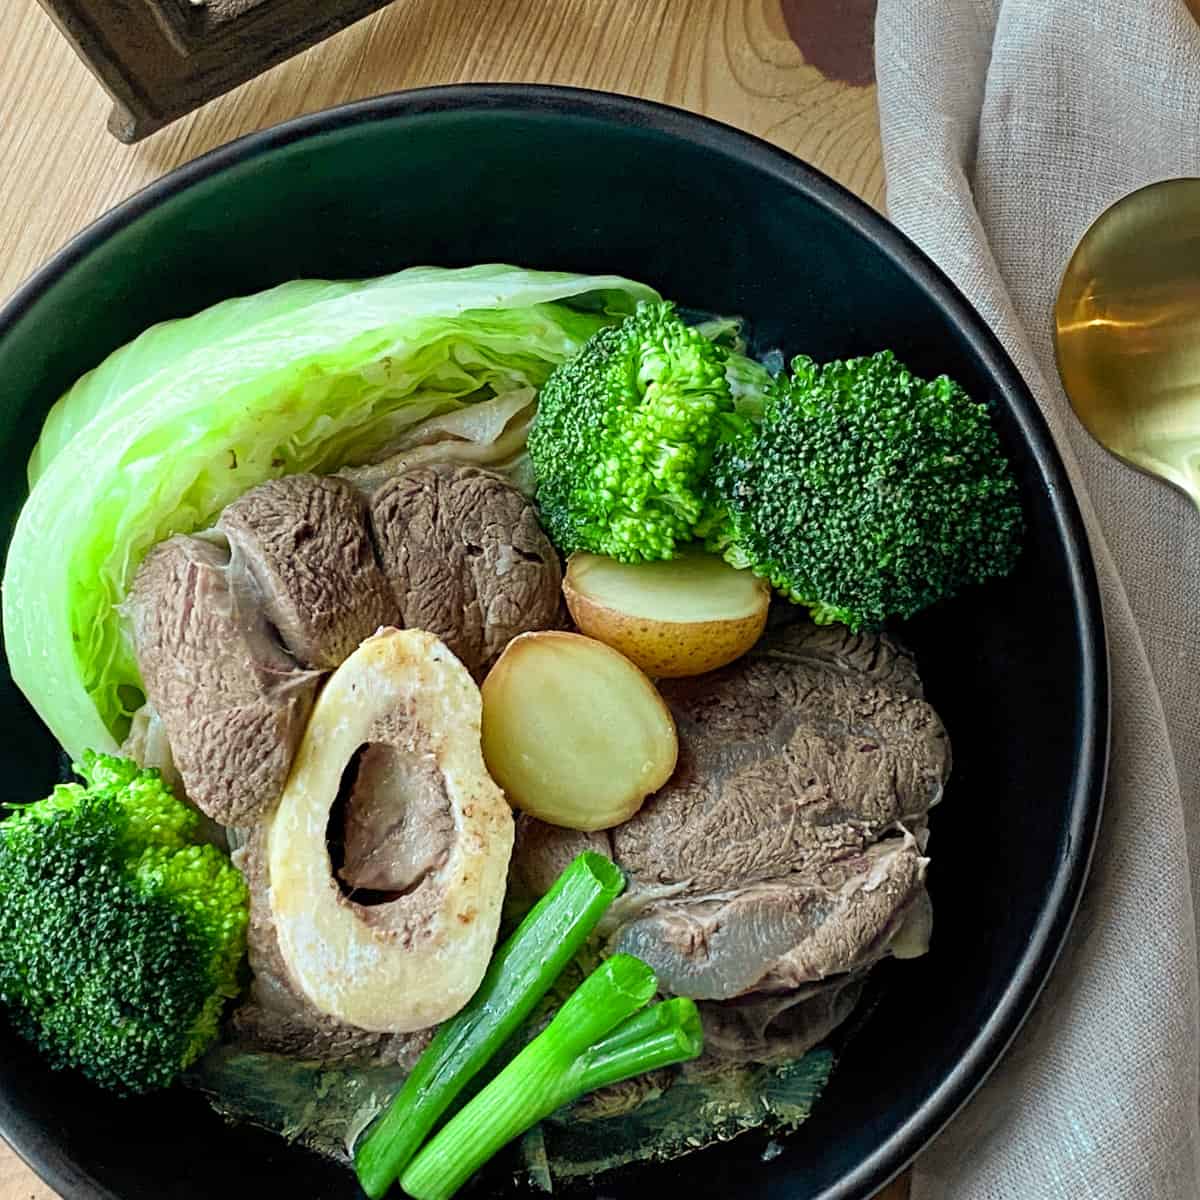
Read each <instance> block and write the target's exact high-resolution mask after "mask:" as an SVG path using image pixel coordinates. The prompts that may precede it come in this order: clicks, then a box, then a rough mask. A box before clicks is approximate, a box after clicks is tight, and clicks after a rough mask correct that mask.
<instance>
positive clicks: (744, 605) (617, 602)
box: [563, 553, 771, 679]
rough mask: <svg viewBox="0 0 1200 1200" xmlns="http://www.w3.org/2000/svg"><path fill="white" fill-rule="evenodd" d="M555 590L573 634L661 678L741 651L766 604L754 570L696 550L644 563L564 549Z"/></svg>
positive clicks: (765, 590)
mask: <svg viewBox="0 0 1200 1200" xmlns="http://www.w3.org/2000/svg"><path fill="white" fill-rule="evenodd" d="M563 594H564V595H565V596H566V598H567V607H568V608H569V609H570V610H571V616H572V618H574V621H575V624H576V625H577V626H579V629H580V630H581V632H583V633H585V634H587V635H588V637H593V638H596V639H597V640H598V641H601V642H604V643H605V644H606V645H609V646H612V647H613V648H614V649H616V650H619V651H620V652H621V653H622V654H624V655H625V656H626V657H628V658H630V659H632V660H633V662H635V663H636V664H637V665H638V666H639V667H641V668H642V670H643V671H645V672H646V673H647V674H648V675H653V676H655V677H657V678H665V679H670V678H676V677H678V676H681V675H702V674H704V672H705V671H714V670H716V668H717V667H723V666H724V665H725V664H726V663H728V662H732V661H733V660H734V659H735V658H739V657H740V656H741V655H743V654H745V653H746V651H747V650H749V649H750V647H751V646H753V645H754V643H755V642H757V641H758V639H759V637H760V636H761V634H762V631H763V628H764V626H765V625H766V623H767V609H768V607H769V606H770V603H771V589H770V587H769V586H768V585H767V584H766V582H765V581H764V580H762V579H759V578H758V576H757V575H754V574H753V573H752V572H750V571H739V570H738V569H737V568H736V567H731V566H730V565H729V564H728V563H727V562H725V560H724V559H721V558H718V557H717V556H716V555H715V554H699V553H690V554H686V555H684V556H683V557H681V558H673V559H670V560H669V561H667V562H651V563H620V562H617V561H616V560H615V559H612V558H604V557H603V556H601V555H598V554H572V555H571V557H570V559H569V560H568V561H567V573H566V577H565V578H564V579H563Z"/></svg>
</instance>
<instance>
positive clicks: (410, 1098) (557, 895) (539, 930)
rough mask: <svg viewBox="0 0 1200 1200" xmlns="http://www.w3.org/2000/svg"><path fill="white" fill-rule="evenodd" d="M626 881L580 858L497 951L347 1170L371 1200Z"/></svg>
mask: <svg viewBox="0 0 1200 1200" xmlns="http://www.w3.org/2000/svg"><path fill="white" fill-rule="evenodd" d="M624 886H625V880H624V878H623V876H622V875H621V872H620V871H619V870H618V869H617V868H616V867H615V866H614V865H613V864H612V863H611V862H610V861H609V860H608V859H607V858H605V857H604V856H603V855H600V854H592V853H584V854H581V855H579V857H578V858H576V859H575V861H574V862H572V863H571V865H570V866H569V867H568V868H567V869H566V870H565V871H564V872H563V873H562V874H561V875H560V876H559V877H558V879H557V880H556V881H555V884H554V886H553V887H552V888H551V889H550V890H549V891H548V892H547V893H546V894H545V895H544V896H543V897H542V898H541V899H540V900H539V901H538V903H537V904H536V905H535V906H534V907H533V908H532V909H531V910H530V912H529V913H528V914H527V915H526V916H525V919H524V920H523V921H522V922H521V924H520V926H519V927H518V928H517V930H516V931H515V932H514V933H513V935H512V936H511V937H510V938H509V939H508V940H507V941H506V942H505V943H504V945H503V946H502V947H501V948H500V949H499V950H498V951H497V952H496V954H495V956H494V957H493V958H492V961H491V963H490V964H489V966H488V969H487V973H486V974H485V975H484V977H483V982H482V983H481V984H480V985H479V990H478V991H477V992H476V993H475V995H474V996H473V997H472V998H471V1000H470V1001H469V1002H468V1003H467V1005H466V1007H465V1008H464V1009H463V1010H462V1011H461V1012H460V1013H459V1014H458V1015H457V1016H456V1017H454V1018H452V1019H451V1020H450V1021H447V1022H446V1023H445V1024H444V1025H443V1026H442V1027H441V1028H440V1029H439V1030H438V1032H437V1035H436V1036H435V1037H434V1039H433V1041H432V1042H431V1043H430V1044H429V1047H428V1048H427V1049H426V1051H425V1053H424V1054H423V1055H422V1056H421V1058H420V1061H419V1062H418V1063H417V1065H416V1067H415V1068H414V1069H413V1072H412V1074H411V1075H409V1077H408V1079H407V1080H406V1081H405V1083H404V1087H403V1088H401V1090H400V1091H399V1093H397V1095H396V1097H395V1099H394V1100H393V1101H392V1103H391V1105H390V1106H389V1107H388V1109H387V1111H386V1112H385V1113H384V1115H383V1116H382V1117H381V1118H380V1120H379V1121H378V1122H377V1123H376V1125H375V1126H374V1127H373V1128H372V1129H371V1131H370V1133H369V1134H368V1135H367V1136H366V1138H364V1139H363V1141H362V1142H361V1143H360V1145H359V1146H358V1148H357V1151H356V1153H355V1160H354V1166H355V1170H356V1172H357V1173H358V1180H359V1183H360V1184H361V1185H362V1189H363V1191H364V1192H366V1193H367V1195H368V1196H371V1197H372V1198H373V1200H378V1197H380V1196H382V1195H383V1194H384V1193H385V1192H386V1191H387V1190H388V1188H389V1187H390V1186H391V1185H392V1183H393V1182H394V1181H395V1180H396V1179H397V1178H398V1177H399V1175H400V1173H401V1171H403V1170H404V1168H405V1167H406V1166H407V1165H408V1162H409V1160H410V1159H411V1158H412V1156H413V1155H414V1154H415V1153H416V1152H417V1149H418V1147H419V1146H420V1145H421V1143H422V1142H423V1141H424V1140H425V1138H426V1136H427V1135H428V1133H429V1131H430V1130H431V1129H432V1128H433V1126H434V1123H435V1122H436V1121H437V1120H438V1118H439V1117H441V1116H442V1114H443V1113H444V1112H445V1111H446V1109H447V1108H448V1107H449V1106H450V1104H451V1103H452V1102H453V1101H454V1099H455V1097H456V1096H457V1095H458V1094H459V1092H460V1091H461V1090H462V1089H463V1087H464V1086H465V1085H466V1084H467V1083H468V1082H469V1081H470V1079H471V1077H472V1076H473V1075H475V1074H476V1072H478V1071H479V1069H480V1068H481V1067H482V1066H483V1065H484V1064H485V1063H486V1062H487V1061H488V1060H489V1059H490V1058H492V1056H493V1055H494V1054H495V1053H496V1052H497V1051H498V1050H499V1049H500V1047H501V1046H502V1045H503V1044H504V1042H505V1041H507V1039H508V1038H509V1037H510V1036H511V1035H512V1034H513V1033H514V1032H515V1031H516V1029H517V1028H518V1026H519V1025H520V1024H521V1023H522V1022H523V1021H524V1020H525V1018H526V1017H528V1016H529V1014H530V1012H531V1011H532V1010H533V1008H534V1006H535V1005H536V1004H537V1002H538V1001H539V1000H540V999H541V998H542V996H544V995H545V993H546V992H547V990H548V989H549V988H550V987H551V985H552V984H553V983H554V981H555V980H556V979H557V978H558V976H559V974H560V973H561V972H562V970H563V968H564V967H565V966H566V965H567V963H569V962H570V961H571V959H572V958H573V957H574V955H575V953H576V952H577V951H578V950H579V948H580V947H581V946H582V945H583V943H584V941H585V940H586V938H587V936H588V934H590V933H591V931H592V930H593V929H594V928H595V926H596V922H597V921H599V920H600V917H601V916H602V915H603V913H604V911H605V909H607V908H608V906H609V905H610V904H611V903H612V901H613V900H614V899H615V898H616V896H617V895H618V894H619V893H620V891H621V889H622V888H623V887H624Z"/></svg>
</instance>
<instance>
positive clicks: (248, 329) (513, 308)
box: [3, 265, 657, 758]
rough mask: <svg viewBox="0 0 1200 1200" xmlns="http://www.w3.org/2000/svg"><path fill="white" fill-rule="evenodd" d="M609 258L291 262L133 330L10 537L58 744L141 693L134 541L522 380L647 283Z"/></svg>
mask: <svg viewBox="0 0 1200 1200" xmlns="http://www.w3.org/2000/svg"><path fill="white" fill-rule="evenodd" d="M656 298H657V296H656V293H655V292H653V291H652V290H651V289H650V288H648V287H645V286H643V285H642V284H637V283H632V282H630V281H628V280H625V279H621V278H618V277H615V276H587V275H571V274H563V273H557V272H554V273H550V272H538V271H526V270H521V269H518V268H516V267H509V266H500V265H488V266H477V267H469V268H465V269H461V270H451V269H446V268H435V267H416V268H412V269H410V270H406V271H401V272H399V273H398V274H395V275H389V276H385V277H383V278H379V279H370V280H365V281H362V282H352V283H329V282H321V281H313V280H298V281H295V282H291V283H285V284H282V285H280V286H279V287H276V288H273V289H272V290H270V291H268V292H264V293H261V294H260V295H255V296H247V297H242V298H238V299H233V300H227V301H223V302H222V303H220V304H217V305H214V306H213V307H212V308H209V309H207V310H205V311H204V312H201V313H197V314H196V315H195V316H192V317H186V318H184V319H181V320H176V321H170V322H167V323H165V324H162V325H156V326H154V327H153V328H151V329H148V330H147V331H146V332H145V333H143V334H141V336H140V337H138V338H136V339H135V340H134V341H133V342H131V343H130V344H129V345H127V346H125V347H123V348H122V349H120V350H117V351H116V352H115V353H113V354H112V355H110V356H109V358H107V359H106V360H105V361H104V362H103V363H101V364H100V365H99V366H98V367H96V368H95V370H93V371H91V372H89V373H88V374H87V375H85V376H84V377H83V378H82V379H80V380H79V382H78V383H76V384H75V386H74V387H72V388H71V390H70V391H69V392H67V394H66V395H65V396H63V397H62V398H61V399H60V400H59V401H58V403H57V404H56V405H55V406H54V408H53V409H52V410H51V412H50V414H49V416H48V417H47V418H46V423H45V426H44V428H43V431H42V435H41V438H40V440H39V442H38V444H37V447H36V448H35V450H34V452H33V455H32V457H31V459H30V462H29V482H30V487H31V491H30V495H29V499H28V501H27V502H26V504H25V506H24V508H23V509H22V511H21V515H20V518H19V520H18V522H17V527H16V531H15V533H14V536H13V540H12V544H11V547H10V550H9V554H8V562H7V567H6V570H5V575H4V585H3V618H4V643H5V650H6V652H7V655H8V661H9V666H10V669H11V672H12V677H13V680H14V681H15V682H16V684H17V685H18V686H19V687H20V688H21V690H22V691H23V692H24V693H25V695H26V696H27V697H28V698H29V700H30V702H31V703H32V704H33V706H34V708H35V709H36V710H37V712H38V714H39V715H40V716H41V717H42V719H43V720H44V721H45V722H46V724H47V725H48V726H49V727H50V729H51V731H52V732H53V733H54V736H55V737H56V738H58V740H59V741H60V742H61V743H62V745H63V747H64V748H65V749H66V751H67V752H68V753H69V754H70V755H72V756H73V757H75V758H78V757H79V756H80V755H81V754H82V753H83V750H84V749H85V748H87V747H91V748H94V749H96V750H107V751H111V750H113V749H114V748H115V746H116V743H117V742H118V741H119V740H120V739H121V738H122V737H123V736H124V734H125V731H126V729H127V726H128V719H129V716H130V714H131V713H132V712H133V711H134V710H135V709H136V708H137V707H138V706H139V705H140V704H141V702H142V699H143V697H142V691H141V680H140V678H139V675H138V670H137V665H136V663H135V661H134V657H133V653H132V649H131V647H130V645H129V643H128V640H127V638H126V636H125V633H124V631H123V628H122V620H121V615H120V606H121V603H122V601H123V600H124V599H125V597H126V594H127V592H128V589H129V586H130V584H131V582H132V580H133V576H134V573H135V571H136V570H137V567H138V564H139V562H140V561H141V559H142V557H143V556H144V555H145V553H146V552H147V551H148V550H149V549H150V548H151V547H152V546H153V545H155V544H156V543H157V542H159V541H161V540H162V539H163V538H165V537H168V536H169V535H170V534H173V533H180V532H189V531H192V530H196V529H201V528H204V527H205V526H206V525H208V524H209V523H211V521H212V520H213V519H214V518H215V516H216V515H217V513H218V512H219V511H220V510H221V509H222V508H223V507H224V506H225V505H226V504H228V503H229V501H231V500H233V499H234V498H235V497H237V496H239V495H241V493H242V492H244V491H246V490H247V489H248V488H251V487H253V486H254V485H256V484H259V483H262V482H263V481H264V480H267V479H271V478H275V477H276V476H280V475H288V474H292V473H295V472H298V471H314V472H318V473H320V472H329V471H333V470H336V469H338V468H341V467H343V466H346V465H354V464H359V463H363V462H367V461H370V460H371V459H372V458H375V457H378V456H379V455H381V454H383V453H385V452H386V451H387V449H388V447H389V446H390V445H391V444H393V443H394V442H396V441H397V440H398V439H399V438H400V437H402V435H403V433H404V431H405V430H406V429H408V428H410V427H411V426H412V425H414V424H415V423H417V422H418V421H421V420H424V419H425V418H427V417H430V416H434V415H438V414H442V413H449V412H453V411H456V410H458V409H462V408H465V407H466V406H468V405H470V404H472V403H476V402H479V401H481V400H486V399H488V398H489V397H491V396H493V395H496V394H500V393H503V392H506V391H511V390H513V389H517V388H523V387H524V388H528V387H535V388H536V387H539V386H540V385H541V383H542V382H543V381H544V380H545V378H546V376H547V375H548V374H549V373H550V371H551V370H552V369H553V368H554V367H555V366H556V365H557V364H558V363H560V362H562V361H564V360H565V359H567V358H569V357H570V356H572V355H573V354H575V353H576V351H577V350H578V349H579V348H580V346H581V345H582V344H583V343H584V342H585V341H586V340H587V339H588V338H589V337H590V336H591V335H592V334H593V333H595V332H596V330H597V329H599V328H600V327H601V326H603V325H605V324H610V323H612V322H613V321H614V320H618V319H620V318H622V317H624V316H626V315H628V314H629V313H630V312H632V311H633V309H634V308H635V306H636V304H637V302H638V301H639V300H653V299H656Z"/></svg>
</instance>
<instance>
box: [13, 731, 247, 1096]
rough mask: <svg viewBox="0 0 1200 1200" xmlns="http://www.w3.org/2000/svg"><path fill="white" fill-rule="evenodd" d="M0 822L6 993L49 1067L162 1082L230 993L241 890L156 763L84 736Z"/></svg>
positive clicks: (241, 921) (184, 1059)
mask: <svg viewBox="0 0 1200 1200" xmlns="http://www.w3.org/2000/svg"><path fill="white" fill-rule="evenodd" d="M75 770H76V771H77V772H78V774H79V775H80V776H81V777H82V778H83V780H84V782H83V784H78V783H72V784H63V785H61V786H59V787H57V788H55V789H54V792H53V793H52V794H51V795H50V796H48V797H47V798H46V799H44V800H40V801H38V802H37V803H34V804H29V805H25V806H22V807H19V808H16V809H15V811H14V812H13V813H12V815H10V816H9V817H7V818H6V819H5V820H3V821H0V1004H2V1005H3V1006H4V1007H5V1008H7V1009H8V1010H9V1012H10V1015H11V1017H12V1020H13V1022H14V1024H15V1025H16V1027H17V1029H18V1030H19V1031H20V1032H21V1033H22V1034H23V1035H24V1036H25V1037H27V1038H28V1039H29V1040H30V1041H32V1042H34V1043H35V1044H36V1045H37V1046H38V1048H39V1049H40V1050H41V1051H42V1053H43V1054H44V1055H45V1056H46V1057H47V1058H48V1059H49V1061H50V1062H51V1064H52V1065H53V1066H55V1067H72V1068H76V1069H78V1070H80V1071H82V1072H83V1073H84V1074H85V1075H87V1076H88V1077H89V1078H90V1079H92V1080H94V1081H95V1082H96V1083H98V1084H101V1085H102V1086H104V1087H108V1088H111V1089H113V1090H115V1091H118V1092H144V1091H149V1090H151V1089H154V1088H158V1087H165V1086H166V1085H167V1084H169V1083H171V1082H172V1080H174V1079H175V1077H176V1076H177V1075H178V1074H179V1073H180V1071H182V1070H183V1069H184V1068H185V1067H187V1066H188V1065H189V1064H190V1063H192V1062H193V1061H194V1060H195V1059H196V1058H197V1057H198V1056H199V1054H200V1053H201V1052H202V1051H203V1050H204V1049H205V1047H206V1046H207V1045H208V1044H209V1043H210V1042H211V1041H212V1040H213V1038H214V1037H215V1036H216V1033H217V1028H218V1023H219V1021H220V1018H221V1012H222V1009H223V1007H224V1005H225V1001H226V1000H227V999H228V998H229V997H231V996H234V995H236V994H237V992H238V978H237V976H238V969H239V966H240V964H241V960H242V957H243V955H244V953H245V947H246V926H247V921H248V904H249V901H248V895H247V891H246V885H245V882H244V880H243V879H242V876H241V874H240V872H239V871H238V870H237V869H236V868H235V867H234V866H233V865H232V864H231V863H230V861H229V859H228V857H227V856H226V855H224V854H223V853H221V851H220V850H218V849H217V847H216V846H212V845H200V844H197V843H196V841H195V837H196V833H197V829H198V827H199V815H198V814H197V813H196V812H194V811H193V810H192V809H190V808H189V807H188V806H187V805H185V804H183V803H182V802H181V801H179V800H177V799H176V798H175V797H174V796H173V795H172V794H171V792H170V791H169V790H168V788H167V787H166V785H165V784H164V783H163V781H162V779H161V777H160V775H159V772H158V771H155V770H142V769H140V768H139V767H138V766H137V764H136V763H133V762H129V761H128V760H125V759H119V758H114V757H111V756H109V755H103V754H95V753H93V752H92V751H88V752H87V753H86V754H85V755H84V760H83V762H82V764H79V765H77V766H76V768H75Z"/></svg>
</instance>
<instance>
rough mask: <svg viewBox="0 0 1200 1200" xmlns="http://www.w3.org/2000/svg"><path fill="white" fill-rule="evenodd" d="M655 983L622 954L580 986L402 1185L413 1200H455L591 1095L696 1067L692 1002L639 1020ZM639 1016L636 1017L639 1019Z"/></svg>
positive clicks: (697, 1039) (668, 1004)
mask: <svg viewBox="0 0 1200 1200" xmlns="http://www.w3.org/2000/svg"><path fill="white" fill-rule="evenodd" d="M657 987H658V982H657V980H656V978H655V976H654V972H653V971H652V970H651V969H650V968H649V967H648V966H647V965H646V964H645V963H644V962H642V961H641V960H640V959H637V958H633V957H631V956H630V955H627V954H617V955H614V956H613V957H612V958H610V959H608V960H606V961H605V962H604V963H602V964H601V965H600V966H599V967H597V969H596V970H595V971H593V972H592V974H591V975H589V976H588V977H587V979H585V980H584V982H583V983H582V984H580V986H579V987H578V989H577V990H576V991H575V992H574V993H573V994H572V995H571V997H570V998H569V999H568V1000H567V1001H566V1003H565V1004H563V1006H562V1008H560V1009H559V1010H558V1012H557V1013H556V1014H555V1016H554V1018H553V1020H552V1021H551V1022H550V1024H549V1025H547V1026H546V1028H545V1029H544V1030H543V1031H542V1032H541V1033H540V1034H539V1035H538V1036H537V1037H536V1038H534V1039H533V1041H532V1042H530V1043H529V1045H528V1046H526V1047H525V1048H524V1049H523V1050H522V1051H521V1053H520V1054H518V1055H517V1056H516V1058H514V1059H513V1061H512V1062H511V1063H509V1065H508V1066H507V1067H505V1068H504V1070H503V1071H501V1072H500V1074H499V1075H497V1076H496V1078H495V1079H493V1080H492V1081H491V1083H489V1084H488V1085H487V1086H486V1087H485V1088H484V1089H483V1090H482V1091H481V1092H480V1093H479V1095H478V1096H476V1097H475V1098H474V1099H473V1100H472V1101H471V1102H470V1103H469V1104H467V1105H466V1106H465V1107H464V1108H463V1109H462V1111H461V1112H459V1113H458V1114H457V1115H456V1116H454V1117H453V1118H452V1119H451V1120H450V1121H448V1122H447V1123H446V1125H445V1126H444V1127H443V1128H442V1129H441V1130H440V1131H439V1132H438V1133H437V1134H436V1135H435V1136H434V1138H433V1139H432V1140H431V1141H430V1142H429V1143H428V1144H427V1145H426V1146H425V1147H424V1149H422V1150H421V1152H420V1153H419V1154H418V1155H417V1157H416V1159H415V1160H414V1161H413V1162H412V1164H411V1166H409V1168H408V1169H407V1170H406V1171H405V1172H404V1174H403V1175H401V1177H400V1186H401V1187H402V1188H403V1189H404V1190H405V1191H406V1192H408V1194H409V1195H410V1196H412V1197H414V1200H449V1198H450V1197H451V1196H453V1195H454V1193H455V1192H456V1191H457V1190H458V1189H459V1188H460V1187H461V1186H462V1185H463V1184H464V1183H465V1182H466V1181H467V1180H468V1179H469V1178H470V1177H471V1175H472V1174H474V1172H475V1171H476V1170H478V1169H479V1167H481V1166H483V1164H484V1163H485V1162H487V1161H488V1159H490V1158H491V1157H492V1155H493V1154H495V1153H496V1151H497V1150H499V1149H500V1148H501V1147H502V1146H504V1145H505V1144H506V1143H507V1142H509V1141H511V1140H512V1139H513V1138H515V1137H518V1136H519V1135H520V1134H521V1133H523V1132H524V1131H525V1130H527V1129H529V1128H530V1127H531V1126H533V1125H535V1124H536V1123H537V1122H538V1121H540V1120H542V1118H543V1117H546V1116H549V1114H550V1113H552V1112H554V1111H555V1110H556V1109H558V1108H561V1107H562V1106H563V1105H564V1104H569V1103H570V1102H571V1101H572V1100H574V1099H576V1098H577V1097H579V1096H581V1095H583V1094H584V1093H586V1092H590V1091H594V1090H595V1089H596V1088H600V1087H605V1086H608V1085H609V1084H613V1083H619V1082H620V1081H621V1080H622V1079H628V1078H629V1077H630V1076H631V1075H639V1074H641V1073H642V1072H644V1071H652V1070H655V1069H656V1068H659V1067H666V1066H671V1065H672V1064H674V1063H678V1062H683V1061H685V1060H687V1059H690V1058H695V1057H696V1056H697V1055H698V1054H699V1053H700V1051H701V1049H702V1047H703V1038H702V1035H701V1031H700V1019H699V1015H698V1014H697V1012H696V1006H695V1004H694V1003H693V1002H692V1001H691V1000H687V999H682V998H679V999H674V1000H667V1001H664V1002H663V1003H661V1004H656V1005H654V1006H653V1007H652V1008H649V1009H646V1010H645V1011H643V1012H638V1009H641V1008H643V1006H644V1005H646V1004H647V1003H648V1002H649V1001H650V999H651V998H652V997H653V995H654V993H655V991H656V990H657ZM635 1013H636V1014H637V1015H634V1014H635Z"/></svg>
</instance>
